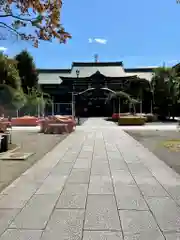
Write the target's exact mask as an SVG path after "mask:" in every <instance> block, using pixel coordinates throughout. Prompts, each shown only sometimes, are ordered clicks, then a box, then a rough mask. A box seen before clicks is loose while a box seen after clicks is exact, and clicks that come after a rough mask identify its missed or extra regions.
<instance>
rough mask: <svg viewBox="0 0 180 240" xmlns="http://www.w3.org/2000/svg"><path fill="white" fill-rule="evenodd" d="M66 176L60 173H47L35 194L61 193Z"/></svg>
mask: <svg viewBox="0 0 180 240" xmlns="http://www.w3.org/2000/svg"><path fill="white" fill-rule="evenodd" d="M66 179H67V177H66V176H61V175H59V176H58V175H57V174H55V175H49V176H48V177H47V178H46V179H45V181H44V183H43V184H42V186H41V187H40V188H39V190H38V191H37V192H36V194H59V195H60V193H61V191H62V189H63V187H64V184H65V181H66Z"/></svg>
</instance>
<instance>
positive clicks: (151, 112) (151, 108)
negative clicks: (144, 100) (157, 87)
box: [151, 100, 153, 114]
mask: <svg viewBox="0 0 180 240" xmlns="http://www.w3.org/2000/svg"><path fill="white" fill-rule="evenodd" d="M152 113H153V104H152V100H151V114H152Z"/></svg>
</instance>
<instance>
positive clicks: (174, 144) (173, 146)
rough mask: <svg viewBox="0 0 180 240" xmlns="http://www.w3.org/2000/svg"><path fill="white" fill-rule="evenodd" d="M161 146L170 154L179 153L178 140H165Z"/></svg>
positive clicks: (179, 140)
mask: <svg viewBox="0 0 180 240" xmlns="http://www.w3.org/2000/svg"><path fill="white" fill-rule="evenodd" d="M162 145H163V146H164V147H165V148H167V149H168V150H170V151H172V152H180V139H172V140H167V141H164V142H162Z"/></svg>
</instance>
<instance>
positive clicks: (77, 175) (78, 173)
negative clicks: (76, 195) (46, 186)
mask: <svg viewBox="0 0 180 240" xmlns="http://www.w3.org/2000/svg"><path fill="white" fill-rule="evenodd" d="M89 177H90V170H89V169H73V170H72V172H71V174H70V176H69V178H68V181H67V182H68V183H89Z"/></svg>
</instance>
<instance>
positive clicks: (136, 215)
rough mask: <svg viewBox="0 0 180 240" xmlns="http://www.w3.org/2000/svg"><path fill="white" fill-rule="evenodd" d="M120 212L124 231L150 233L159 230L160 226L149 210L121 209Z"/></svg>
mask: <svg viewBox="0 0 180 240" xmlns="http://www.w3.org/2000/svg"><path fill="white" fill-rule="evenodd" d="M119 214H120V219H121V224H122V229H123V232H124V233H130V234H136V233H142V232H146V233H148V232H152V231H157V230H158V226H157V224H156V222H155V220H154V218H153V216H152V215H151V213H150V212H149V211H132V210H120V211H119Z"/></svg>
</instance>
